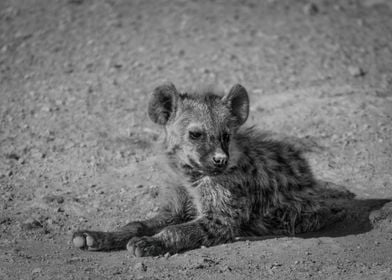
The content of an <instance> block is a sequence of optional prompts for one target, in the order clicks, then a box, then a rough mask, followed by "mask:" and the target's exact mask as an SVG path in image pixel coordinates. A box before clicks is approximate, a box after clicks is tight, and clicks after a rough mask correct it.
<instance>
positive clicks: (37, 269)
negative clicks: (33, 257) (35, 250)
mask: <svg viewBox="0 0 392 280" xmlns="http://www.w3.org/2000/svg"><path fill="white" fill-rule="evenodd" d="M41 271H42V268H40V267H37V268H34V269H33V271H32V272H31V274H38V273H41Z"/></svg>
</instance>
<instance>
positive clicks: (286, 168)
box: [73, 84, 343, 256]
mask: <svg viewBox="0 0 392 280" xmlns="http://www.w3.org/2000/svg"><path fill="white" fill-rule="evenodd" d="M148 113H149V116H150V118H151V119H152V120H153V121H154V122H155V123H157V124H159V125H161V126H162V127H163V128H164V131H165V135H166V138H165V141H164V144H163V145H164V150H165V157H166V161H164V162H162V164H164V165H167V166H168V167H169V168H170V171H168V172H169V173H170V177H171V178H172V180H171V181H172V182H171V185H170V189H171V191H172V194H171V195H169V196H168V197H167V199H165V201H166V202H167V204H166V206H165V207H163V208H162V210H161V212H160V213H159V214H158V215H157V216H156V217H154V218H152V219H150V220H146V221H137V222H131V223H129V224H128V225H126V226H124V227H123V228H121V229H120V230H118V231H116V232H109V233H108V232H93V231H78V232H76V233H75V234H74V236H73V240H74V244H75V246H77V247H80V248H87V249H90V250H112V249H122V248H125V247H127V248H128V250H129V251H130V252H131V253H133V254H134V255H136V256H150V255H159V254H164V253H166V252H169V253H176V252H181V251H184V250H189V249H194V248H198V247H200V246H213V245H217V244H221V243H226V242H231V241H233V240H234V239H235V238H236V237H239V236H263V235H282V234H284V235H294V234H297V233H302V232H309V231H316V230H319V229H321V228H322V227H324V226H326V225H329V224H331V223H333V222H335V221H337V220H338V219H340V218H341V217H342V215H343V213H342V212H341V211H337V210H335V209H331V208H330V207H329V206H327V205H326V204H325V203H324V201H323V199H321V196H320V195H319V189H318V187H317V182H316V180H315V178H314V176H313V174H312V171H311V169H310V167H309V165H308V163H307V161H306V160H305V158H304V157H303V155H302V154H301V152H300V151H299V150H298V149H297V148H295V147H294V146H293V145H290V144H288V143H285V142H280V141H276V140H273V139H272V138H271V137H270V136H269V135H268V134H265V133H262V132H260V131H258V130H256V129H255V128H253V127H251V128H243V127H242V125H243V124H244V123H245V121H246V120H247V118H248V113H249V99H248V94H247V92H246V90H245V88H243V87H242V86H241V85H235V86H234V87H233V88H232V89H231V90H230V91H229V93H228V94H226V95H224V96H219V95H216V94H214V93H213V92H210V91H205V92H200V93H192V94H189V93H179V92H178V91H177V89H176V88H175V86H174V85H173V84H165V85H162V86H160V87H157V88H156V89H155V91H154V92H153V94H152V97H151V100H150V102H149V107H148Z"/></svg>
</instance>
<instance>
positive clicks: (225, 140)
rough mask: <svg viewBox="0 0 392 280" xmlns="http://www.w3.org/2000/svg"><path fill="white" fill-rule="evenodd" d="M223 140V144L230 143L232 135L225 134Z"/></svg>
mask: <svg viewBox="0 0 392 280" xmlns="http://www.w3.org/2000/svg"><path fill="white" fill-rule="evenodd" d="M222 140H223V142H225V143H227V142H229V141H230V134H229V133H227V132H224V133H223V134H222Z"/></svg>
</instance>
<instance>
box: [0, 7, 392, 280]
mask: <svg viewBox="0 0 392 280" xmlns="http://www.w3.org/2000/svg"><path fill="white" fill-rule="evenodd" d="M391 62H392V3H391V2H390V1H388V0H384V1H383V0H361V1H359V0H342V1H327V0H324V1H312V2H310V1H291V0H276V1H273V0H270V1H256V0H255V1H234V0H232V1H219V0H215V1H180V0H176V1H142V0H140V1H125V0H119V1H114V0H99V1H92V0H84V1H83V0H68V1H67V0H47V1H43V0H42V1H38V0H30V1H22V0H20V1H18V0H15V1H10V0H2V1H0V279H392V203H391V202H390V199H391V198H392V158H391V155H392V140H391V139H392V125H391V123H392V63H391ZM167 80H170V81H172V82H174V83H175V84H176V85H177V86H178V88H179V89H181V90H184V89H186V88H189V87H193V86H195V85H200V84H214V85H216V86H217V87H220V88H222V89H226V90H227V89H229V88H230V87H231V86H232V85H233V84H235V83H238V82H239V83H241V84H243V85H244V86H245V87H246V88H247V89H248V90H249V94H250V98H251V103H252V106H251V117H250V120H249V123H250V124H254V125H256V126H257V127H259V128H262V129H265V130H271V131H274V132H275V133H278V134H280V135H287V136H290V137H293V138H292V139H293V141H297V143H299V144H300V145H303V146H304V148H305V149H307V150H308V153H307V156H308V158H309V160H310V162H311V164H312V166H313V169H314V172H315V174H316V176H317V177H318V178H320V179H323V180H328V181H331V182H334V183H336V184H339V185H343V186H345V187H346V188H348V189H349V190H350V191H352V192H354V193H355V194H356V195H357V199H356V200H353V202H352V203H351V204H349V205H347V207H348V209H349V211H348V216H347V219H346V220H345V221H343V222H341V223H339V224H337V225H335V226H334V227H332V228H328V229H326V230H325V231H323V232H320V233H317V234H314V235H309V236H302V237H283V238H272V239H267V240H258V241H251V242H250V241H243V242H236V243H233V244H226V245H222V246H217V247H212V248H200V249H198V250H193V251H189V252H185V253H182V254H177V255H174V256H168V255H166V256H163V257H158V258H135V257H131V256H130V255H129V254H128V253H127V252H126V251H118V252H84V251H80V250H77V249H74V248H73V247H72V244H71V242H70V241H71V234H72V232H73V231H74V230H76V229H79V228H87V229H101V230H111V229H113V228H115V227H117V226H120V225H123V224H124V223H126V222H128V221H130V220H133V219H141V218H144V217H146V216H151V215H154V212H156V211H157V206H156V200H157V199H158V198H159V189H160V185H159V173H160V172H159V170H157V169H156V168H155V165H156V160H155V155H156V151H155V150H154V148H153V146H154V143H155V142H156V141H157V138H158V137H159V135H160V133H161V132H160V130H159V128H158V127H156V126H155V125H153V124H152V122H150V121H149V120H148V117H147V114H146V104H147V100H148V95H149V93H150V92H151V91H152V89H153V88H154V87H155V86H157V85H159V84H160V83H161V82H163V81H167Z"/></svg>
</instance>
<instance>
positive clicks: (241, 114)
mask: <svg viewBox="0 0 392 280" xmlns="http://www.w3.org/2000/svg"><path fill="white" fill-rule="evenodd" d="M222 101H223V102H224V103H225V104H226V105H227V106H228V107H229V108H230V110H231V113H232V114H233V115H234V117H235V118H236V119H237V120H236V122H237V123H236V124H237V125H238V126H240V125H242V124H244V122H245V121H246V120H247V119H248V115H249V97H248V93H247V92H246V89H245V88H244V87H243V86H241V85H240V84H236V85H234V86H233V87H232V88H231V89H230V91H229V93H228V94H226V95H225V96H224V97H223V98H222Z"/></svg>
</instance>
